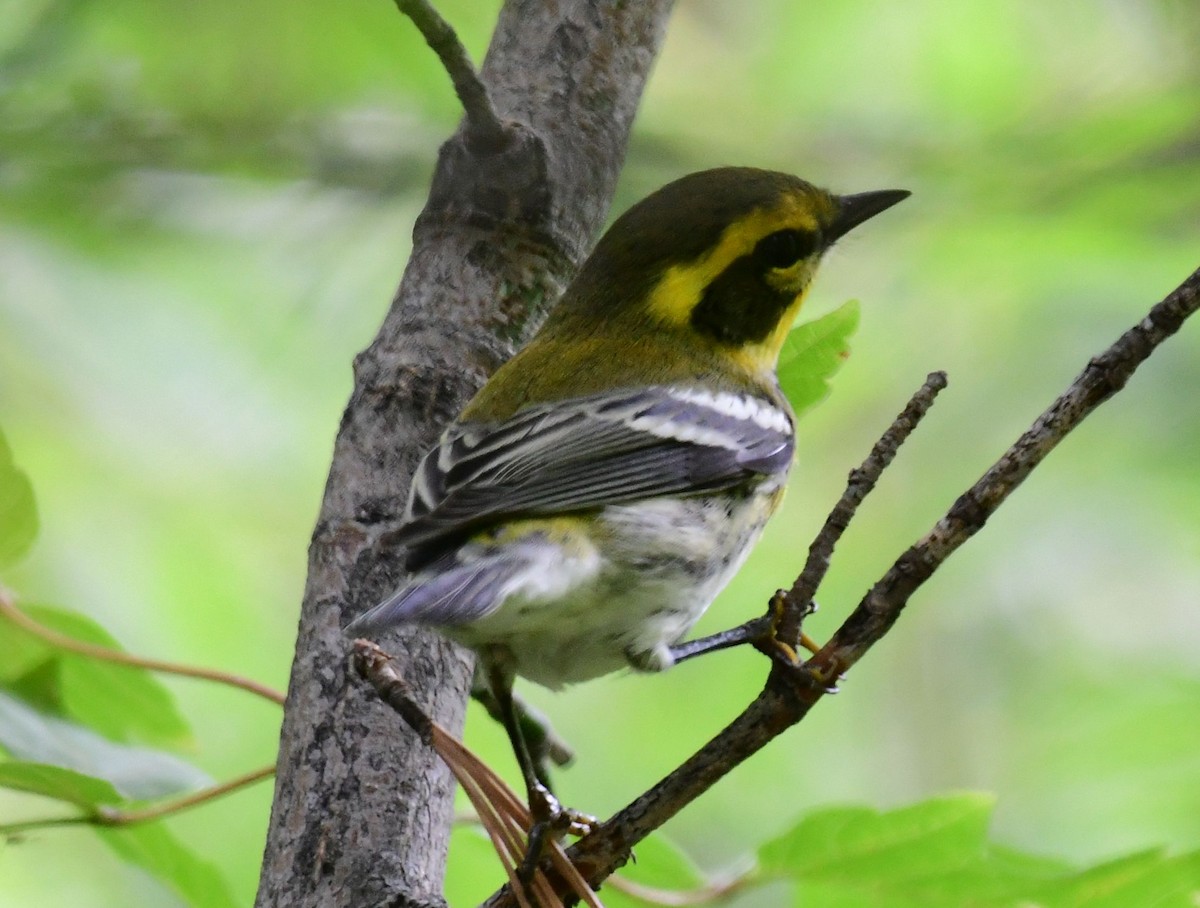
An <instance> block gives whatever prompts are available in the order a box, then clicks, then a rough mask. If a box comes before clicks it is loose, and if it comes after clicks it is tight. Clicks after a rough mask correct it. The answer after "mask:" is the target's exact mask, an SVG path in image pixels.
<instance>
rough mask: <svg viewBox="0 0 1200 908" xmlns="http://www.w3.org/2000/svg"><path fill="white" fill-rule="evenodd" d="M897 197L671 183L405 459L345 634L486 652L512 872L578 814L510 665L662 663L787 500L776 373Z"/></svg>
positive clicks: (555, 673)
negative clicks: (512, 762) (406, 477)
mask: <svg viewBox="0 0 1200 908" xmlns="http://www.w3.org/2000/svg"><path fill="white" fill-rule="evenodd" d="M908 195H909V193H908V192H907V191H905V190H880V191H873V192H862V193H856V194H850V195H835V194H833V193H831V192H828V191H826V190H824V189H820V188H818V187H817V186H814V185H813V184H811V183H809V182H807V181H805V180H802V179H800V178H798V177H795V176H792V175H789V174H786V173H781V172H776V171H770V170H763V169H758V168H752V167H722V168H717V169H712V170H705V171H701V172H698V173H693V174H690V175H687V176H684V177H682V178H680V179H677V180H675V181H674V182H671V183H669V184H667V185H666V186H664V187H662V188H661V189H659V190H657V191H656V192H654V193H652V194H651V195H649V196H647V197H646V198H645V199H643V200H642V201H640V202H638V203H637V204H635V205H633V206H632V207H631V208H629V209H628V210H627V211H626V212H625V213H624V214H622V215H621V216H620V217H618V218H617V219H616V220H615V221H614V222H613V224H612V226H611V227H610V228H609V229H608V230H607V231H606V232H605V233H604V235H603V236H602V237H601V239H600V240H599V242H598V243H597V244H596V246H595V248H594V250H593V251H592V253H591V254H590V255H589V256H588V257H587V259H586V260H585V261H584V263H583V265H582V266H581V267H580V269H579V271H578V273H577V275H576V276H575V278H574V280H572V281H571V283H570V284H569V286H568V287H567V288H566V290H565V291H564V293H563V295H562V297H561V298H560V300H559V301H558V302H557V303H556V304H555V306H554V307H553V308H552V310H551V311H550V313H549V315H548V316H547V318H546V321H545V322H544V324H543V325H542V327H541V328H540V330H539V331H538V332H537V333H536V334H535V335H534V337H533V338H532V339H531V340H530V342H529V343H528V344H527V345H526V346H525V347H524V348H523V349H522V350H521V351H520V352H519V353H518V354H517V355H516V356H515V357H514V358H512V359H511V360H509V361H508V362H507V363H506V364H504V365H503V366H501V367H500V368H499V369H498V370H497V371H496V372H495V373H494V375H493V376H492V377H491V379H490V380H489V381H487V383H486V384H485V385H484V386H483V387H482V388H481V389H480V391H479V392H478V393H477V394H476V395H475V396H474V397H473V398H472V399H471V400H470V401H469V402H468V403H467V405H466V407H465V408H464V409H463V411H462V413H461V414H460V415H459V416H458V418H457V419H456V420H455V421H454V422H453V423H452V424H451V425H450V426H449V427H448V428H447V429H446V430H445V432H444V433H443V434H442V436H441V437H440V439H439V440H438V442H437V444H436V445H435V446H434V447H433V449H432V450H430V451H429V452H428V453H427V454H425V456H424V458H423V459H422V460H421V461H420V463H419V465H418V466H417V469H416V471H415V474H414V477H413V480H412V485H411V489H410V492H409V497H408V502H407V508H406V510H405V513H404V515H403V518H402V520H401V521H400V523H399V525H398V527H397V529H396V530H395V531H394V532H392V533H389V534H388V535H389V544H395V545H397V546H400V547H402V548H403V550H404V556H405V562H406V565H405V566H406V568H407V570H408V571H409V572H410V574H409V576H408V579H407V580H405V581H404V582H403V583H402V584H401V585H400V586H399V587H398V588H397V589H396V590H395V591H393V592H392V593H391V595H389V596H388V597H387V598H386V599H384V600H383V601H382V602H379V603H378V604H376V605H375V606H374V607H372V608H370V609H369V610H367V611H366V612H365V613H364V614H362V615H361V616H359V617H358V618H356V619H355V620H354V621H352V622H351V624H350V625H349V626H348V627H347V629H346V630H347V632H348V633H351V634H355V635H378V634H379V633H381V632H383V631H386V630H387V629H389V628H392V627H395V626H398V625H406V624H407V625H412V624H415V625H425V626H428V627H431V628H433V629H435V630H436V631H438V632H440V633H441V634H443V635H445V636H446V637H448V638H450V639H451V640H454V641H456V642H458V643H460V644H462V645H464V646H466V647H468V648H470V649H471V650H473V651H474V652H475V654H476V656H477V660H476V672H477V681H478V682H479V683H480V684H481V685H483V686H485V689H486V690H487V691H488V692H489V693H490V695H491V697H492V698H493V701H494V703H495V704H496V705H497V709H498V713H499V717H500V718H501V720H502V722H503V723H504V726H505V729H506V731H507V733H508V736H509V738H510V741H511V743H512V746H513V750H514V752H515V754H516V756H517V762H518V764H519V766H520V769H521V772H522V776H523V778H524V782H525V785H526V790H527V795H528V799H529V805H530V812H531V815H532V816H533V819H534V825H533V830H532V831H531V835H530V845H529V852H528V853H527V855H526V861H525V863H524V865H523V867H522V872H523V874H526V875H527V874H529V873H530V872H531V868H532V866H535V865H536V861H537V860H538V857H539V855H540V845H541V843H542V842H543V841H544V839H545V837H546V836H547V835H553V834H556V832H557V831H559V830H562V829H564V828H565V827H566V826H567V825H569V824H570V821H571V818H573V817H574V815H573V814H572V813H571V812H569V811H567V810H566V809H565V808H563V806H562V805H561V804H559V803H558V801H557V799H556V798H555V797H554V795H553V794H552V792H551V790H550V785H549V780H548V779H547V778H546V773H545V772H544V770H542V769H541V768H540V767H539V766H538V765H537V764H536V762H535V761H534V760H533V758H532V757H531V756H530V750H529V746H528V742H527V741H526V740H525V738H524V735H523V733H522V729H521V722H520V715H519V711H518V709H517V706H516V705H515V702H514V699H513V684H514V680H515V678H516V677H518V676H520V677H523V678H526V679H528V680H530V681H532V682H535V683H537V684H540V685H543V686H545V687H548V688H551V689H559V688H562V687H564V686H565V685H568V684H574V683H577V682H582V681H586V680H588V679H591V678H595V677H598V676H601V675H605V674H608V673H610V672H613V671H616V670H619V669H622V668H632V669H634V670H637V671H643V672H657V671H663V670H665V669H668V668H670V667H671V666H672V664H673V663H674V662H675V657H674V655H673V653H672V647H673V646H675V645H676V644H678V643H679V642H680V641H682V640H683V638H684V637H685V635H686V634H687V632H688V631H689V630H690V629H691V627H692V626H693V625H694V624H695V622H696V621H697V620H698V619H699V618H700V616H701V615H702V614H703V613H704V611H705V610H706V609H707V608H708V606H709V604H710V603H711V602H712V601H713V599H714V598H715V597H716V595H717V594H718V593H719V592H720V591H721V589H722V588H723V587H724V586H725V585H726V584H727V583H728V582H729V580H730V579H731V578H732V577H733V575H734V574H735V573H736V572H737V570H738V568H739V567H740V566H741V564H742V563H743V561H744V560H745V558H746V556H747V555H748V554H749V552H750V550H751V548H752V547H753V545H754V544H755V542H756V541H757V540H758V538H759V536H760V534H761V532H762V530H763V527H764V525H765V524H766V522H767V520H768V518H769V517H770V516H771V514H772V513H773V512H774V511H775V510H776V509H777V507H778V505H779V503H780V501H781V499H782V497H783V494H784V490H785V486H786V482H787V478H788V474H789V472H790V469H791V466H792V461H793V458H794V450H795V417H794V415H793V412H792V408H791V407H790V406H789V404H788V401H787V398H786V397H785V396H784V394H783V392H782V391H781V389H780V387H779V382H778V379H777V377H776V372H775V370H776V365H777V362H778V358H779V353H780V349H781V347H782V345H783V342H784V339H785V338H786V336H787V334H788V332H789V331H790V329H791V327H792V324H793V322H794V320H795V318H796V314H797V312H798V311H799V309H800V306H801V304H802V302H803V301H804V297H805V294H806V292H807V291H808V288H809V286H810V285H811V283H812V280H813V277H814V275H815V273H816V271H817V266H818V264H819V262H820V260H821V258H822V256H823V255H824V254H825V253H826V252H828V251H829V249H830V248H831V247H832V246H833V245H834V243H836V242H837V241H838V240H839V239H841V237H842V236H844V235H845V234H846V233H847V232H848V231H849V230H851V229H852V228H854V227H857V226H858V225H859V224H861V223H862V222H864V221H866V220H868V219H869V218H872V217H874V216H875V215H877V214H879V213H880V212H882V211H884V210H886V209H888V208H890V207H891V206H893V205H895V204H897V203H898V202H900V201H901V200H903V199H904V198H906V197H907V196H908ZM564 818H566V819H564Z"/></svg>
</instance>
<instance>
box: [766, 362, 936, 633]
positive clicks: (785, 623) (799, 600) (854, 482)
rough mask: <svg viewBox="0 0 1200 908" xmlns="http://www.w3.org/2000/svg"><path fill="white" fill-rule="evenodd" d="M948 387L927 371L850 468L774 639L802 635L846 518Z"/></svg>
mask: <svg viewBox="0 0 1200 908" xmlns="http://www.w3.org/2000/svg"><path fill="white" fill-rule="evenodd" d="M945 387H946V373H945V372H930V373H929V375H928V376H927V377H926V379H925V384H924V385H922V386H921V388H920V390H919V391H917V393H916V394H914V395H913V396H912V399H911V400H909V402H908V405H907V406H906V407H905V408H904V410H903V411H902V412H901V413H900V415H899V416H897V417H896V419H895V421H894V422H893V423H892V424H891V426H889V427H888V430H887V431H886V432H884V433H883V436H882V437H881V438H880V439H879V441H877V442H875V446H874V447H873V448H871V453H870V454H868V455H867V459H866V460H864V461H863V462H862V464H861V465H860V466H858V467H856V468H855V469H853V470H851V471H850V477H849V481H848V482H847V483H846V490H845V491H844V492H842V497H841V498H840V499H838V503H837V504H835V505H834V506H833V510H832V511H830V512H829V516H828V517H826V518H825V524H824V525H823V526H822V527H821V530H820V532H818V533H817V535H816V538H815V539H813V541H812V545H810V546H809V547H808V560H807V561H806V562H805V563H804V570H802V571H801V572H800V576H799V577H797V578H796V582H795V583H793V584H792V588H791V589H790V590H788V592H787V593H786V595H785V596H784V613H783V617H782V619H781V620H780V622H779V626H778V627H777V628H776V631H775V635H776V638H777V639H778V640H780V641H781V642H783V643H785V644H787V645H788V646H790V647H791V648H792V649H793V650H794V649H795V648H796V645H797V643H798V642H799V640H800V625H801V622H802V620H803V619H804V616H805V615H807V614H808V610H809V608H810V606H811V605H812V601H813V598H814V597H815V596H816V595H817V589H818V588H819V587H820V585H821V581H822V580H824V579H825V574H826V573H827V572H828V571H829V561H830V558H832V556H833V550H834V547H835V546H836V545H837V544H838V541H839V540H840V539H841V538H842V534H843V533H844V532H846V528H847V527H848V526H849V525H850V521H851V520H853V519H854V515H855V513H856V512H857V511H858V507H859V505H861V504H862V502H863V499H865V498H866V497H867V495H869V494H870V492H871V490H872V489H874V488H875V483H877V482H878V481H879V477H880V475H882V473H883V471H884V470H886V469H887V468H888V466H889V465H890V464H891V462H892V461H893V460H894V459H895V457H896V452H897V451H898V450H899V449H900V446H901V445H902V444H904V442H905V440H907V438H908V436H909V435H911V434H912V431H913V429H915V428H916V427H917V423H919V422H920V421H921V420H922V419H924V417H925V414H926V413H928V412H929V408H930V407H932V406H933V402H934V400H935V399H936V398H937V396H938V394H939V393H940V392H941V391H942V390H943V389H944V388H945Z"/></svg>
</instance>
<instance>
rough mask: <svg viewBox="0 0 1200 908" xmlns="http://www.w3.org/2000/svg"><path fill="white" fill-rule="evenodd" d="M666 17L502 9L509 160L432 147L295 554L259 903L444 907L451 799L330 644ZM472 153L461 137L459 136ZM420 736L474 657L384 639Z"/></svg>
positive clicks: (573, 256)
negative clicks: (406, 685) (388, 303)
mask: <svg viewBox="0 0 1200 908" xmlns="http://www.w3.org/2000/svg"><path fill="white" fill-rule="evenodd" d="M670 6H671V2H670V0H652V2H651V0H644V2H641V3H629V4H626V3H621V2H617V0H562V2H558V3H547V2H545V0H512V2H509V3H507V4H506V5H505V7H504V9H503V11H502V12H501V15H500V19H499V22H498V24H497V27H496V32H495V35H494V37H493V40H492V45H491V48H490V50H489V52H488V56H487V59H486V60H485V62H484V66H483V77H484V81H485V82H486V84H487V86H488V91H489V93H490V95H491V98H492V102H493V104H494V106H495V108H496V110H497V112H498V113H499V115H500V117H501V118H502V119H504V120H505V121H507V122H508V123H509V132H510V137H511V141H509V142H508V143H506V144H505V146H504V147H502V148H497V147H494V146H489V145H488V144H487V143H480V142H478V141H473V137H472V136H471V134H470V131H469V130H467V129H465V128H462V127H460V129H459V132H458V133H457V134H456V135H455V136H454V137H453V138H451V139H450V140H449V141H448V142H447V143H446V145H445V146H443V148H442V150H441V153H440V157H439V163H438V169H437V173H436V175H435V177H434V184H433V189H432V191H431V194H430V200H429V204H428V206H427V207H426V209H425V211H424V212H423V213H422V215H421V217H420V218H419V219H418V222H417V226H416V228H415V230H414V244H413V251H412V257H411V259H410V260H409V263H408V266H407V268H406V270H405V273H404V277H403V279H402V281H401V284H400V288H399V290H398V292H397V295H396V298H395V300H394V302H393V305H392V307H391V310H390V311H389V313H388V315H387V317H386V319H385V321H384V323H383V325H382V327H381V329H380V332H379V334H378V336H377V337H376V338H375V340H374V342H373V343H372V344H371V346H370V347H369V348H368V349H367V350H365V351H364V352H363V353H361V354H360V355H359V356H358V357H357V359H356V361H355V386H354V391H353V393H352V396H351V398H350V401H349V404H348V405H347V408H346V411H345V413H344V415H343V418H342V425H341V429H340V431H339V433H338V438H337V442H336V444H335V448H334V455H333V463H332V467H331V469H330V473H329V479H328V482H327V485H326V489H325V497H324V501H323V503H322V507H321V513H320V517H319V519H318V522H317V526H316V529H315V531H314V533H313V539H312V543H311V546H310V550H309V573H308V582H307V587H306V590H305V594H304V602H303V605H302V610H301V615H300V626H299V634H298V639H297V642H296V655H295V661H294V663H293V666H292V675H291V681H290V685H289V689H288V700H287V705H286V707H285V713H284V721H283V729H282V732H281V742H280V752H279V760H278V766H277V779H276V786H275V800H274V805H273V808H272V812H271V823H270V828H269V830H268V835H267V844H266V851H265V855H264V859H263V870H262V877H261V880H260V884H259V892H258V899H257V902H256V904H257V905H258V906H260V908H267V906H289V908H299V906H356V908H357V906H381V905H388V906H392V908H398V906H435V905H441V904H442V897H441V889H442V875H443V871H444V866H445V858H446V848H447V841H448V838H449V827H450V814H451V809H452V794H453V784H452V780H451V778H450V776H449V773H448V772H447V771H446V770H445V768H444V767H443V766H441V765H440V763H439V762H438V761H437V759H436V757H435V756H434V755H433V753H432V751H431V750H429V749H428V748H426V747H425V746H424V745H422V744H421V743H420V742H419V741H418V740H417V739H416V737H415V736H414V735H413V734H411V733H410V732H409V731H408V730H407V729H405V728H404V727H402V726H401V723H400V722H399V721H398V720H397V718H396V717H395V715H394V714H392V713H391V712H390V711H389V710H387V709H386V708H385V707H383V706H382V705H380V704H379V703H378V702H377V701H376V700H375V698H374V697H373V696H371V695H369V694H368V693H367V692H366V691H365V689H364V688H363V687H362V686H361V685H359V684H356V683H355V682H354V680H353V679H352V677H351V674H350V672H349V671H348V669H347V659H346V657H347V653H348V650H349V641H347V640H346V639H345V638H344V637H343V635H342V633H341V627H342V625H344V624H345V623H346V622H347V621H348V620H349V618H350V617H352V616H353V615H355V614H357V613H358V612H359V611H361V610H362V609H364V608H365V607H367V606H368V605H370V604H372V603H374V602H375V601H377V600H378V599H379V598H381V597H382V596H383V595H384V594H385V593H386V592H387V591H388V590H389V589H390V588H391V587H392V586H393V585H395V584H396V583H397V582H398V580H399V579H400V576H401V574H400V570H399V567H398V562H397V558H396V553H392V552H387V551H383V550H382V547H376V546H375V545H374V542H375V539H376V538H377V537H378V535H379V534H380V533H381V532H383V531H384V530H386V529H387V528H389V527H390V526H391V525H393V522H394V521H395V518H396V517H397V516H398V515H399V514H400V513H401V512H402V510H403V506H404V500H405V497H406V492H407V487H408V482H409V478H410V477H411V475H412V470H413V467H414V466H415V464H416V462H417V459H418V458H419V456H420V455H421V454H422V453H423V452H424V451H425V450H426V449H427V448H428V447H429V446H430V445H431V444H432V443H433V441H434V439H435V438H436V436H437V434H438V433H439V432H440V430H441V428H442V426H443V425H444V424H445V423H446V422H447V421H448V420H450V419H451V418H453V416H454V415H455V414H456V413H457V411H458V410H459V408H460V407H461V406H462V404H463V403H465V401H466V400H467V399H468V398H469V397H470V395H471V394H472V393H473V392H474V391H475V390H476V389H477V388H478V387H479V385H480V384H482V382H483V381H484V380H485V378H486V377H487V375H489V374H490V373H491V372H492V371H493V370H494V369H495V368H496V367H497V366H498V365H499V364H500V363H501V362H503V361H504V359H506V358H507V357H508V356H510V355H511V354H512V352H513V350H514V347H515V346H516V345H518V344H520V343H521V342H523V341H524V340H525V339H527V338H528V336H529V335H530V334H531V333H532V332H533V330H534V329H535V328H536V327H537V325H538V324H539V323H540V321H541V317H542V316H543V315H544V313H545V311H546V309H547V308H548V306H549V305H550V304H552V303H553V301H554V300H555V299H557V297H558V296H559V294H560V293H561V291H562V288H563V286H564V285H565V282H566V281H567V280H569V278H570V276H571V275H572V274H573V273H574V270H575V268H576V267H577V266H578V264H579V262H580V260H581V258H582V256H583V254H584V253H585V252H586V250H587V249H588V248H590V245H591V243H592V241H593V239H594V237H595V235H596V233H597V231H598V229H599V227H600V225H601V224H602V222H603V219H604V216H605V214H606V212H607V210H608V206H609V203H610V201H611V198H612V192H613V188H614V185H615V183H616V178H617V173H618V171H619V169H620V165H621V161H622V159H623V156H624V150H625V147H626V143H627V140H628V136H629V130H630V125H631V123H632V120H633V116H634V113H635V110H636V108H637V103H638V99H639V98H640V95H641V91H642V88H643V86H644V84H645V80H646V78H647V76H648V74H649V70H650V67H651V64H652V62H653V59H654V56H655V53H656V52H657V49H658V46H659V43H660V41H661V39H662V35H663V31H664V28H665V22H666V18H667V15H668V13H669V10H670ZM476 138H477V137H476ZM382 642H383V644H384V646H385V648H387V649H388V650H389V651H390V652H392V653H393V654H394V655H396V656H398V657H400V660H401V662H400V665H401V669H402V671H403V674H404V675H405V677H406V678H407V680H408V681H409V682H410V683H411V684H412V685H413V687H414V688H415V690H416V691H417V697H418V699H419V700H421V701H422V705H423V706H425V707H426V708H427V710H428V712H429V713H430V714H431V715H432V716H433V718H434V719H435V720H436V721H438V722H440V723H441V724H442V725H444V726H446V727H447V728H449V729H451V730H455V731H457V730H461V727H462V721H463V714H464V705H465V700H466V693H467V690H468V686H469V681H470V675H471V665H470V658H469V656H468V655H467V654H465V653H464V652H462V651H461V650H459V649H457V648H455V647H453V646H452V645H451V644H449V643H447V642H445V641H442V640H441V639H440V638H437V637H436V636H434V635H432V634H428V633H424V632H415V631H414V632H405V633H402V634H398V635H396V636H395V637H394V638H392V639H388V640H385V641H382Z"/></svg>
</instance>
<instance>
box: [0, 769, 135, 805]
mask: <svg viewBox="0 0 1200 908" xmlns="http://www.w3.org/2000/svg"><path fill="white" fill-rule="evenodd" d="M0 787H4V788H11V789H13V790H14V791H26V792H29V793H30V794H38V795H44V796H45V797H48V798H57V799H58V800H60V801H68V802H69V803H71V804H77V805H78V806H80V807H82V808H84V809H85V810H91V809H93V808H95V807H97V806H99V805H101V804H116V803H119V802H120V801H123V800H125V799H124V798H123V797H122V796H121V793H120V792H118V791H117V790H116V789H115V788H113V786H112V784H111V783H109V782H106V781H105V780H104V779H97V778H96V777H95V776H89V775H85V774H83V773H81V772H76V771H75V770H73V769H64V768H63V767H61V766H50V765H48V764H46V763H30V762H26V761H22V760H2V761H0Z"/></svg>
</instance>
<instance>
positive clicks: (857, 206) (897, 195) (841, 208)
mask: <svg viewBox="0 0 1200 908" xmlns="http://www.w3.org/2000/svg"><path fill="white" fill-rule="evenodd" d="M910 195H912V193H911V192H909V191H908V190H907V189H881V190H879V191H878V192H859V193H856V194H855V195H842V196H838V213H837V217H835V218H834V219H833V223H832V224H830V225H829V226H828V227H826V228H825V245H826V246H832V245H833V244H834V242H835V241H836V240H838V239H840V238H841V237H843V236H845V235H846V234H847V233H849V232H850V231H851V230H853V229H854V228H855V227H857V226H858V225H859V224H861V223H862V222H863V221H865V220H868V219H870V218H873V217H875V215H877V214H879V212H881V211H886V210H887V209H889V208H891V207H892V206H893V205H895V204H896V203H897V202H902V201H904V200H905V199H907V198H908V197H909V196H910Z"/></svg>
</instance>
